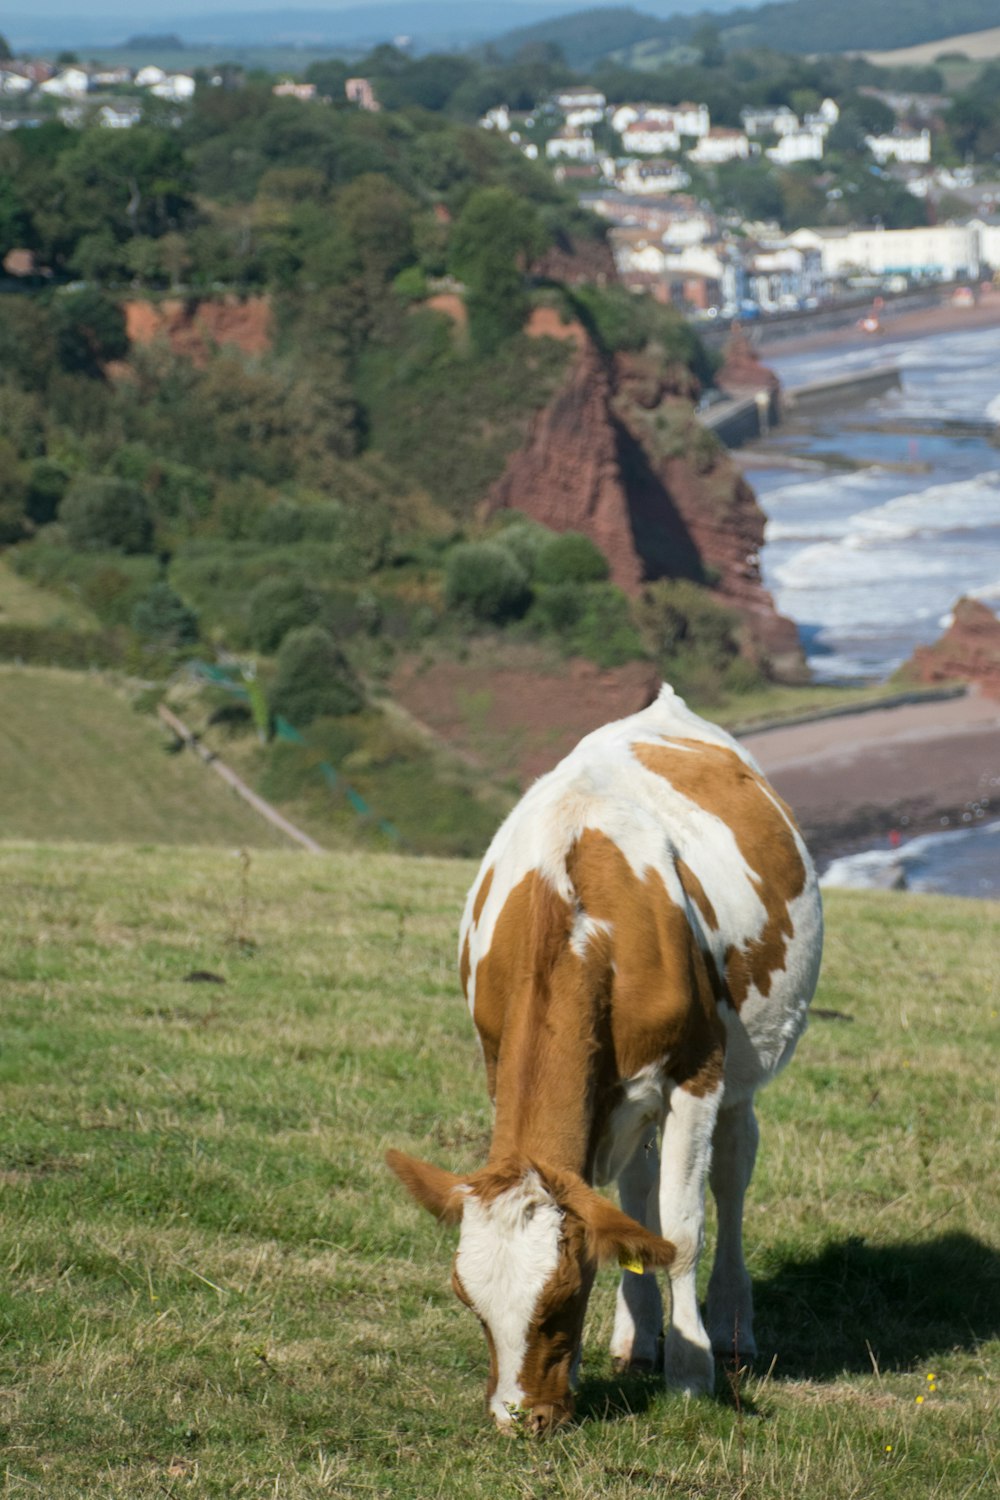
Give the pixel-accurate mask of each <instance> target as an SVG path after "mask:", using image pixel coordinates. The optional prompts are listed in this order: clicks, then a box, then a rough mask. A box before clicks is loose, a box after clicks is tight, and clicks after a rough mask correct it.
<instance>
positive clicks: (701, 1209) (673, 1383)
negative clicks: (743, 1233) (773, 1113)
mask: <svg viewBox="0 0 1000 1500" xmlns="http://www.w3.org/2000/svg"><path fill="white" fill-rule="evenodd" d="M721 1099H722V1089H721V1087H720V1088H716V1089H713V1090H711V1091H710V1092H707V1093H694V1092H691V1091H689V1090H688V1089H685V1088H683V1087H676V1086H675V1087H674V1089H673V1090H672V1092H671V1095H670V1102H669V1105H668V1107H667V1112H666V1115H665V1117H664V1122H663V1160H662V1163H661V1166H660V1232H661V1233H662V1235H663V1237H664V1238H665V1239H668V1240H670V1241H671V1242H672V1243H673V1244H674V1245H676V1247H677V1258H676V1260H675V1261H674V1263H673V1265H672V1266H671V1267H670V1269H669V1272H668V1275H669V1277H670V1322H669V1324H668V1326H667V1331H666V1337H665V1340H664V1346H663V1372H664V1375H665V1377H666V1382H667V1385H668V1386H670V1387H672V1388H673V1389H676V1390H680V1391H684V1392H685V1393H686V1394H688V1395H700V1394H702V1393H704V1392H709V1391H711V1390H712V1389H713V1387H714V1385H715V1361H714V1359H713V1358H712V1346H711V1344H710V1342H709V1338H708V1334H707V1333H706V1332H705V1325H704V1324H703V1323H702V1321H701V1314H700V1313H699V1311H698V1292H697V1276H698V1258H699V1256H700V1255H701V1249H702V1245H703V1244H704V1241H705V1185H706V1178H707V1176H708V1166H709V1161H710V1159H711V1154H712V1134H713V1132H714V1130H715V1122H716V1119H717V1117H718V1113H719V1105H720V1102H721Z"/></svg>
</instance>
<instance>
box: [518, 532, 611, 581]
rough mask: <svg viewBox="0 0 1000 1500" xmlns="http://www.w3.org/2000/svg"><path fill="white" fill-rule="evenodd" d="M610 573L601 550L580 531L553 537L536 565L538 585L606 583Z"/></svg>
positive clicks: (540, 551)
mask: <svg viewBox="0 0 1000 1500" xmlns="http://www.w3.org/2000/svg"><path fill="white" fill-rule="evenodd" d="M610 571H611V569H610V567H609V566H608V560H607V558H606V557H605V556H604V553H603V552H602V551H601V549H600V547H598V546H597V544H596V543H595V542H592V541H591V540H590V537H589V536H584V535H583V534H582V532H579V531H564V532H563V533H562V534H561V535H559V536H553V537H552V538H551V540H549V541H547V542H546V543H545V545H544V546H543V547H542V548H540V550H539V552H538V557H537V559H536V562H535V577H536V579H537V580H538V582H539V583H551V584H560V583H603V581H604V580H605V579H606V578H607V576H608V574H609V573H610Z"/></svg>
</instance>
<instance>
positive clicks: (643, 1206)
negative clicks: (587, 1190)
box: [611, 1125, 663, 1370]
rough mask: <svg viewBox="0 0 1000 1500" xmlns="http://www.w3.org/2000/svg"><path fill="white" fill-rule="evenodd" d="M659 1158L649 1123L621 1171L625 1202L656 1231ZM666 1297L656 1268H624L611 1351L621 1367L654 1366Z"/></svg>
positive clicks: (628, 1210)
mask: <svg viewBox="0 0 1000 1500" xmlns="http://www.w3.org/2000/svg"><path fill="white" fill-rule="evenodd" d="M659 1167H660V1159H659V1156H658V1155H657V1151H656V1126H655V1125H650V1127H649V1130H648V1131H647V1132H646V1133H645V1135H644V1136H643V1138H642V1140H641V1141H640V1142H639V1145H638V1146H637V1147H636V1149H635V1152H634V1153H633V1155H632V1158H631V1160H630V1161H629V1162H628V1165H627V1166H626V1167H625V1169H624V1171H622V1172H620V1173H619V1175H618V1195H619V1197H620V1199H621V1205H622V1208H623V1209H624V1210H625V1212H626V1213H627V1214H629V1215H631V1217H632V1218H633V1219H638V1221H639V1223H640V1224H645V1226H646V1228H647V1229H651V1230H652V1231H653V1233H654V1234H658V1233H659V1231H660V1206H659V1202H658V1198H657V1184H658V1181H659ZM662 1328H663V1303H662V1301H661V1299H660V1288H659V1286H658V1284H657V1280H656V1272H655V1271H653V1270H649V1271H642V1270H639V1271H628V1270H625V1271H623V1272H622V1276H621V1281H620V1282H619V1284H618V1297H617V1301H616V1303H615V1326H614V1332H613V1333H612V1335H611V1357H612V1359H613V1360H614V1362H615V1365H616V1367H617V1368H618V1369H632V1370H655V1369H656V1367H657V1365H658V1363H659V1357H660V1333H661V1331H662Z"/></svg>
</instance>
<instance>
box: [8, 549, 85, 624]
mask: <svg viewBox="0 0 1000 1500" xmlns="http://www.w3.org/2000/svg"><path fill="white" fill-rule="evenodd" d="M0 625H65V626H68V627H69V628H71V629H73V630H99V629H100V621H99V620H98V618H97V616H96V615H95V614H93V613H92V612H91V611H90V610H89V609H88V608H87V607H86V605H85V604H82V603H81V602H80V601H79V600H78V599H72V598H69V597H68V596H67V595H64V594H54V593H52V592H51V591H50V590H49V589H41V588H38V587H37V585H36V584H33V583H29V582H28V580H27V579H26V578H21V577H19V575H18V574H17V573H15V572H14V570H13V569H12V568H10V567H8V565H7V562H6V560H5V558H4V557H3V556H2V555H0Z"/></svg>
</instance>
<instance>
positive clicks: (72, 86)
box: [40, 68, 90, 99]
mask: <svg viewBox="0 0 1000 1500" xmlns="http://www.w3.org/2000/svg"><path fill="white" fill-rule="evenodd" d="M40 87H41V91H42V93H43V94H52V95H53V96H54V97H55V98H57V99H83V98H84V97H85V96H86V94H87V91H88V89H89V88H90V76H89V74H87V73H85V72H84V70H83V68H64V69H63V71H62V72H61V73H57V74H56V76H55V77H54V78H49V79H48V80H47V81H46V82H45V83H43V84H41V85H40Z"/></svg>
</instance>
